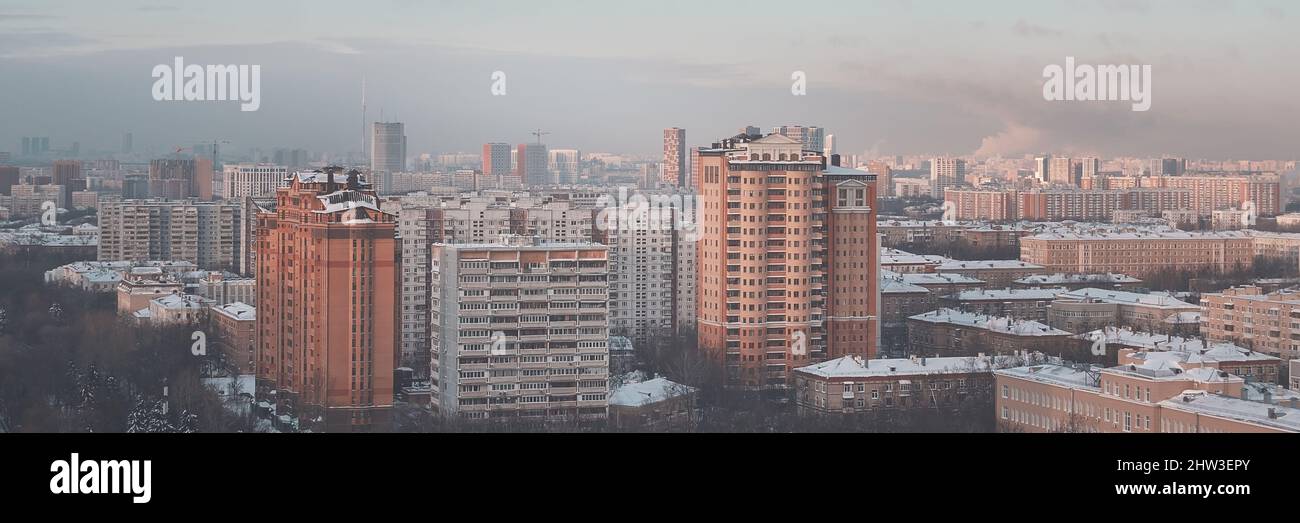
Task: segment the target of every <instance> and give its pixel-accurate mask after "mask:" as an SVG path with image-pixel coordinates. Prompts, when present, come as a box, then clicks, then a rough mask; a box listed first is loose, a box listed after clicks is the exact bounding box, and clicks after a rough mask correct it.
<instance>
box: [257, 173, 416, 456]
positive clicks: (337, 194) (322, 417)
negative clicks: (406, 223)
mask: <svg viewBox="0 0 1300 523" xmlns="http://www.w3.org/2000/svg"><path fill="white" fill-rule="evenodd" d="M341 171H342V169H341V168H338V167H327V168H326V169H325V170H323V171H313V172H299V173H296V174H294V175H292V176H291V177H290V184H289V186H288V187H282V188H279V189H277V190H276V192H275V198H276V211H275V212H261V213H258V215H257V243H258V245H257V288H258V292H257V333H258V350H257V381H258V392H259V397H260V398H266V397H268V395H269V394H271V393H272V392H274V395H275V402H276V404H277V406H278V408H279V409H281V410H279V411H278V412H279V413H280V414H286V413H289V414H291V415H293V416H297V418H298V419H299V422H300V428H304V427H313V429H314V430H320V429H324V430H326V431H331V432H348V431H364V430H372V429H376V428H378V429H382V428H383V427H384V426H386V425H387V423H388V419H389V413H390V411H391V408H392V405H393V371H394V368H395V367H396V365H395V357H394V354H395V352H396V347H397V336H396V334H395V333H396V332H397V318H398V313H397V296H398V292H397V289H398V281H399V280H398V277H399V276H398V274H399V271H398V258H397V256H398V254H397V243H396V240H395V239H394V236H395V226H396V224H395V222H394V218H393V215H391V214H388V213H385V212H383V211H381V210H380V209H379V200H378V198H377V197H376V195H375V192H374V190H373V189H372V188H371V186H370V185H369V184H367V183H364V182H362V181H361V180H360V175H359V173H357V171H355V170H354V171H350V172H349V173H348V174H347V176H346V178H344V176H343V175H342V174H341Z"/></svg>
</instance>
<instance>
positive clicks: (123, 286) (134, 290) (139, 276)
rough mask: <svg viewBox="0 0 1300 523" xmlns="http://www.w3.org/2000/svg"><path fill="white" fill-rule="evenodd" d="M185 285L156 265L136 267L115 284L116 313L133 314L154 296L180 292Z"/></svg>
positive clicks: (147, 303) (158, 296)
mask: <svg viewBox="0 0 1300 523" xmlns="http://www.w3.org/2000/svg"><path fill="white" fill-rule="evenodd" d="M184 290H185V285H184V284H182V283H181V282H180V280H178V279H176V278H175V277H173V276H170V275H167V274H164V273H163V272H162V270H161V269H159V268H157V267H136V268H133V269H132V270H131V272H129V273H127V274H124V275H123V276H122V280H121V281H120V282H118V284H117V313H118V314H119V315H120V314H135V313H136V312H137V311H140V310H142V309H148V308H149V302H150V301H151V300H153V299H154V298H161V297H164V296H171V295H173V294H181V293H182V292H183V291H184Z"/></svg>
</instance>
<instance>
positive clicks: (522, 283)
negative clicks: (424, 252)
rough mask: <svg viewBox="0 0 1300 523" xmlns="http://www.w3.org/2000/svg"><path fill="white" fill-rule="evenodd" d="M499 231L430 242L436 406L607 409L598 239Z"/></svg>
mask: <svg viewBox="0 0 1300 523" xmlns="http://www.w3.org/2000/svg"><path fill="white" fill-rule="evenodd" d="M502 240H503V242H502V243H493V244H450V245H443V244H439V245H433V246H432V247H430V252H431V258H432V260H431V271H430V274H429V281H430V285H429V287H430V296H431V299H430V316H431V323H430V327H431V329H432V332H431V336H430V351H431V353H432V358H431V368H432V373H433V379H432V380H431V392H432V398H433V405H434V408H435V409H436V410H437V411H438V412H440V413H441V414H442V415H444V416H448V417H451V416H458V417H461V418H465V419H499V418H519V419H525V420H547V421H566V420H568V421H571V420H594V419H603V418H605V416H606V412H607V408H608V395H609V361H608V358H609V319H608V316H607V314H608V310H607V303H608V301H609V294H608V293H609V282H608V277H609V266H608V263H607V252H606V248H605V246H604V245H600V244H594V243H585V244H573V243H568V244H564V243H545V242H536V241H534V240H532V239H529V238H522V237H505V238H502Z"/></svg>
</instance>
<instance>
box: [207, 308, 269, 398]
mask: <svg viewBox="0 0 1300 523" xmlns="http://www.w3.org/2000/svg"><path fill="white" fill-rule="evenodd" d="M208 329H209V330H210V331H211V332H210V333H209V334H210V335H211V336H212V339H211V342H213V345H214V346H215V348H216V349H217V350H218V351H220V353H221V354H222V356H223V358H224V359H225V361H226V362H228V363H229V364H230V365H234V366H235V367H236V368H237V369H238V371H237V372H238V373H239V374H252V373H253V372H254V371H255V370H256V360H255V358H256V351H257V309H256V308H254V307H253V306H252V305H249V304H247V303H243V302H238V301H237V302H234V303H227V304H220V305H219V304H214V305H212V308H211V311H210V313H209V314H208ZM251 391H252V389H249V392H251Z"/></svg>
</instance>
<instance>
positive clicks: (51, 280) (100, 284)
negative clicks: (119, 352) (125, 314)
mask: <svg viewBox="0 0 1300 523" xmlns="http://www.w3.org/2000/svg"><path fill="white" fill-rule="evenodd" d="M137 268H141V271H142V272H136V274H149V273H151V272H152V271H153V270H154V269H157V270H158V273H157V274H161V275H165V276H167V277H172V278H175V277H178V276H179V275H180V274H183V273H186V272H190V271H193V270H194V269H195V266H194V264H193V263H190V262H170V261H147V262H130V261H81V262H74V263H69V264H67V265H60V266H58V267H55V268H53V269H50V270H48V271H45V283H47V284H55V285H68V286H71V287H76V288H79V289H82V290H87V291H90V292H116V291H117V284H118V283H120V282H121V281H122V278H123V276H124V275H126V274H129V273H132V272H133V271H135V270H136V269H137ZM145 302H147V300H145V301H141V302H139V303H140V304H141V306H143V304H144V303H145ZM137 310H138V308H137Z"/></svg>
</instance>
